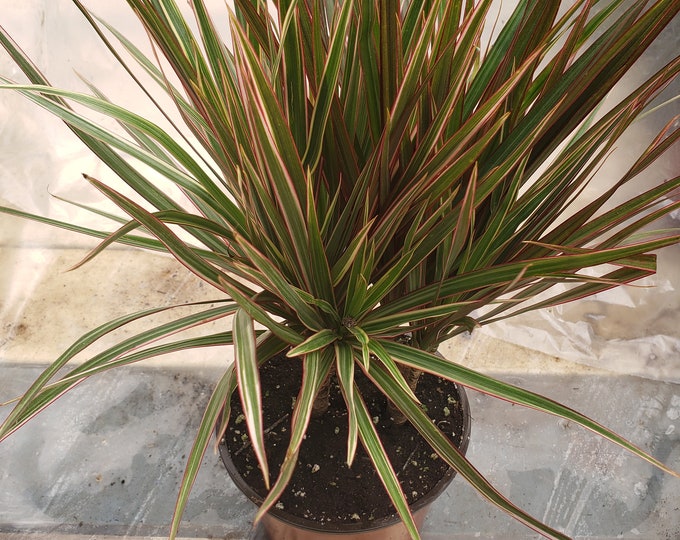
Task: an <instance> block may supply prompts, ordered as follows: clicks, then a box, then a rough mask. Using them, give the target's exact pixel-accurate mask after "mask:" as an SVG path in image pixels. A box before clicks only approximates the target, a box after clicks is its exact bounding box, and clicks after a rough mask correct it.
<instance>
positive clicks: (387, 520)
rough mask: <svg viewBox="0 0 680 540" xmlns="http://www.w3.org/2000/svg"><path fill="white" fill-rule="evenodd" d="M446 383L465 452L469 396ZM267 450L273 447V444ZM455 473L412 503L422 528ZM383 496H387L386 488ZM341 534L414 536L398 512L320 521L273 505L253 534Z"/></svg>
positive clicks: (307, 538)
mask: <svg viewBox="0 0 680 540" xmlns="http://www.w3.org/2000/svg"><path fill="white" fill-rule="evenodd" d="M287 362H291V360H290V359H288V360H287ZM446 384H447V385H449V394H448V395H449V396H453V397H452V399H453V400H454V401H455V402H456V403H457V405H456V406H457V407H458V410H459V412H460V413H462V433H460V434H459V437H460V438H459V440H457V441H456V442H457V445H458V447H459V449H460V451H461V452H462V453H465V452H466V450H467V446H468V443H469V439H470V409H469V403H468V399H467V396H466V394H465V390H464V389H463V387H461V386H458V385H453V383H448V382H447V383H446ZM454 394H455V395H454ZM237 401H238V397H237V396H236V395H235V396H234V400H233V401H232V407H235V406H238V403H237ZM232 414H233V411H232ZM232 418H233V416H232ZM409 428H410V426H409ZM411 429H412V428H411ZM219 449H220V455H221V457H222V460H223V462H224V464H225V466H226V468H227V472H228V473H229V475H230V477H231V478H232V480H233V481H234V483H235V484H236V486H237V487H238V488H239V489H240V490H241V491H242V492H243V493H244V494H245V495H246V496H247V497H248V498H249V499H250V500H251V501H252V502H254V503H255V504H257V505H259V504H261V503H262V501H263V495H262V489H261V488H260V489H259V491H260V493H258V492H257V491H256V490H255V489H254V488H253V487H252V486H251V485H250V483H249V482H248V481H246V480H245V479H244V478H243V475H242V474H241V472H240V471H239V470H238V468H237V466H236V465H235V464H234V461H233V460H232V455H231V453H230V451H229V448H228V446H227V444H225V443H224V441H223V442H222V444H220V445H219ZM267 450H268V451H269V448H268V449H267ZM268 455H269V454H268ZM270 467H271V464H270ZM277 472H278V471H277V470H272V473H273V474H274V475H275V474H276V473H277ZM454 476H455V471H454V470H453V469H450V468H448V469H445V470H444V472H443V473H442V475H441V477H440V478H439V480H438V481H437V482H436V483H435V484H434V486H433V487H431V489H430V490H429V492H427V493H425V494H423V495H422V496H420V497H419V498H418V499H417V500H416V501H415V502H413V503H412V504H411V512H412V514H413V517H414V520H415V522H416V526H417V527H418V529H420V527H421V526H422V523H423V521H424V520H425V516H426V515H427V512H428V510H429V507H430V505H431V504H432V502H433V501H434V500H435V499H436V498H437V497H438V496H439V495H440V494H441V493H442V492H443V491H444V489H446V487H447V486H448V485H449V483H450V482H451V481H452V480H453V477H454ZM274 477H275V476H274ZM351 489H356V488H351ZM341 491H342V490H341ZM344 492H345V493H346V492H348V490H347V489H345V490H344ZM350 492H351V491H350ZM379 497H382V498H384V497H387V495H386V494H385V493H384V490H383V492H382V493H381V494H380V495H379ZM339 537H341V538H343V540H344V539H347V540H410V535H409V534H408V532H407V530H406V528H405V527H404V525H403V523H402V522H401V519H400V518H399V516H398V515H397V514H391V515H387V516H385V517H378V518H376V519H372V520H370V521H361V522H360V523H351V522H343V523H333V522H331V523H320V522H318V521H313V520H309V519H306V518H304V517H301V516H298V515H294V514H292V513H290V512H288V511H286V510H283V509H280V508H276V507H273V508H271V509H270V510H269V512H268V513H267V514H266V515H265V516H264V517H263V518H262V520H261V522H260V525H259V527H258V528H257V529H256V530H255V531H254V533H253V536H252V537H251V538H252V539H253V540H338V539H339Z"/></svg>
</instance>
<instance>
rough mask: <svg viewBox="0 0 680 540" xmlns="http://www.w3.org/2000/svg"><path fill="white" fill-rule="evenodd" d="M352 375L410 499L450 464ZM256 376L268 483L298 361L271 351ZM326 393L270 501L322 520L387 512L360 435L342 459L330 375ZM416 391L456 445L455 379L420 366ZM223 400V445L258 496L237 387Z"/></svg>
mask: <svg viewBox="0 0 680 540" xmlns="http://www.w3.org/2000/svg"><path fill="white" fill-rule="evenodd" d="M355 376H356V380H357V384H358V385H359V387H360V389H361V393H362V396H363V397H364V400H365V402H366V405H367V406H368V408H369V410H370V411H371V415H372V417H373V420H374V424H375V426H376V429H377V431H378V433H379V435H380V437H381V440H382V442H383V445H384V446H385V448H386V451H387V453H388V455H389V458H390V461H391V463H392V467H393V468H394V470H395V472H396V474H397V476H398V478H399V481H400V483H401V487H402V490H403V491H404V494H405V495H406V497H407V500H408V502H409V504H410V505H413V503H415V502H416V501H418V500H419V499H420V498H421V497H422V495H423V494H426V493H428V492H429V491H431V490H432V488H433V487H434V486H435V485H436V484H437V483H438V482H439V481H440V480H441V479H442V478H443V477H444V476H445V475H446V474H448V473H449V472H450V471H449V467H448V465H447V464H446V463H445V462H444V461H443V460H442V459H441V458H439V457H438V456H437V455H436V454H435V452H434V450H432V448H431V447H430V446H429V445H428V444H427V442H426V441H425V440H424V439H423V438H422V437H421V436H420V435H419V434H418V432H417V431H416V430H415V428H414V427H413V426H411V425H410V424H409V423H408V422H407V423H406V424H403V425H401V426H397V425H395V424H394V423H393V422H392V421H391V419H390V415H389V412H388V409H387V399H386V398H385V396H384V395H383V394H382V393H380V392H379V391H378V390H377V389H376V388H375V387H374V386H373V385H372V384H371V382H370V381H369V380H368V379H367V378H366V377H365V376H364V375H363V374H361V373H359V371H358V370H357V372H356V375H355ZM260 378H261V384H262V388H263V389H264V392H263V393H264V395H263V397H262V399H263V414H264V426H265V444H266V451H267V461H268V464H269V468H270V472H271V481H272V483H273V482H274V480H275V479H276V477H277V476H278V472H279V469H280V467H281V464H282V462H283V459H284V456H285V453H286V449H287V448H288V442H289V440H290V421H291V417H292V413H293V406H294V403H295V399H296V397H297V393H298V391H299V388H300V381H301V378H302V366H301V362H300V361H299V360H297V359H289V358H286V357H285V356H281V357H277V358H274V359H273V360H271V361H269V362H267V363H266V364H265V365H264V366H263V367H262V368H261V370H260ZM330 393H331V396H330V408H329V410H328V411H327V412H326V413H324V414H323V415H322V416H320V417H318V418H312V420H311V422H310V424H309V427H308V430H307V433H306V438H305V440H304V441H303V443H302V446H301V448H300V454H299V459H298V464H297V467H296V469H295V472H294V474H293V477H292V479H291V481H290V483H289V485H288V487H287V489H286V491H285V492H284V494H283V495H282V496H281V498H280V499H279V501H278V503H277V504H276V508H278V509H281V510H283V511H285V512H287V513H289V514H293V515H295V516H298V517H302V518H305V519H312V520H314V521H316V522H319V523H323V524H325V525H329V524H331V523H337V524H341V523H355V524H358V523H367V522H371V521H373V520H377V519H381V518H384V517H388V516H391V515H394V514H395V509H394V507H393V505H392V503H391V501H390V498H389V496H388V495H387V493H386V491H385V488H384V486H383V485H382V483H381V481H380V478H379V477H378V475H377V473H376V472H375V470H374V468H373V465H372V463H371V460H370V459H369V457H368V456H367V454H366V452H365V451H364V449H363V448H362V447H361V443H359V447H358V449H357V454H356V457H355V459H354V463H353V464H352V467H351V468H348V467H347V465H346V457H347V431H348V426H347V409H346V407H345V403H344V401H343V398H342V395H341V393H340V389H339V387H338V384H337V382H336V381H335V380H332V381H331V392H330ZM416 395H417V396H418V398H419V399H420V400H421V403H422V404H423V405H424V406H425V407H426V411H427V413H428V415H429V416H430V418H432V419H433V420H434V422H435V423H436V424H437V425H438V426H439V427H440V429H441V430H442V431H443V432H444V433H445V434H446V435H447V436H449V437H450V439H451V440H452V441H453V442H454V444H456V445H457V446H460V443H461V440H462V436H463V425H464V416H463V408H462V405H461V400H460V395H459V393H458V389H457V387H456V385H454V384H453V383H451V382H449V381H446V380H444V379H440V378H438V377H434V376H432V375H429V374H423V375H422V376H421V377H420V381H419V382H418V387H417V389H416ZM231 407H232V412H231V421H230V424H229V429H228V431H227V433H226V436H225V444H226V447H227V449H228V452H229V454H230V456H231V459H232V462H233V463H234V466H235V467H236V468H237V470H238V471H239V472H240V474H241V476H242V477H243V479H244V480H245V481H246V482H247V483H248V484H249V485H250V486H251V487H252V489H253V490H254V491H255V492H257V493H258V494H259V495H260V496H261V497H262V498H263V499H264V497H265V496H266V493H267V490H266V489H265V487H264V482H263V479H262V474H261V472H260V469H259V465H258V463H257V459H256V457H255V455H254V453H253V451H252V447H251V445H250V440H249V437H248V434H247V427H246V423H245V420H244V416H243V411H242V408H241V403H240V400H239V397H238V393H237V392H235V393H234V395H233V397H232V400H231Z"/></svg>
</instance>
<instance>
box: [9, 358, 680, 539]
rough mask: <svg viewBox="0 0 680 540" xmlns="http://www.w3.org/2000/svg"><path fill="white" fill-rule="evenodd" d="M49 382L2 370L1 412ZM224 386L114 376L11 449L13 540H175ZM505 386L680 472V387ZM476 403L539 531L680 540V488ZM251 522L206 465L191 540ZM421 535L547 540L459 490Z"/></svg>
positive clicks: (561, 433)
mask: <svg viewBox="0 0 680 540" xmlns="http://www.w3.org/2000/svg"><path fill="white" fill-rule="evenodd" d="M37 372H38V367H37V366H31V365H27V364H14V365H1V366H0V380H2V381H3V384H2V387H1V388H0V402H2V401H3V400H5V399H8V398H10V397H11V396H14V395H16V393H17V392H19V391H21V390H22V389H23V388H25V386H26V385H27V384H28V383H29V382H30V381H31V380H32V379H33V378H34V377H35V376H36V374H37ZM216 376H217V370H216V369H213V368H205V369H201V370H191V371H189V370H186V369H182V368H181V367H166V368H164V369H142V368H129V369H123V370H119V371H112V372H109V373H107V374H104V375H102V376H101V377H98V378H96V379H93V380H91V381H88V382H85V383H83V384H82V385H81V386H80V387H78V388H76V389H75V390H74V391H73V392H72V393H70V394H68V395H66V396H64V397H62V398H61V399H60V400H59V401H58V402H57V403H56V404H55V405H54V406H52V407H51V408H49V409H47V410H46V411H44V412H43V413H41V414H40V415H39V416H38V417H37V418H35V419H34V421H33V422H31V423H29V424H27V425H26V426H24V427H23V428H22V429H21V430H20V431H18V432H17V433H15V434H14V435H12V436H11V437H10V438H9V439H7V440H6V441H5V442H4V443H2V444H0V540H23V539H24V538H26V539H28V538H31V539H33V540H36V539H39V538H59V539H61V540H66V539H68V540H71V539H72V538H77V539H79V540H80V539H86V538H97V539H104V538H110V537H113V538H152V537H163V535H165V534H167V531H168V523H169V521H170V519H171V516H172V509H173V505H174V502H175V498H176V492H177V488H178V485H179V482H180V480H181V475H182V472H183V467H184V461H185V456H186V454H187V452H188V450H189V448H190V445H191V442H192V439H193V433H194V431H195V429H196V426H197V425H198V422H199V421H200V417H201V412H202V406H203V405H205V403H206V401H207V399H208V396H209V393H210V390H211V387H212V384H213V382H214V380H215V378H216ZM505 378H507V379H508V380H510V381H511V382H513V383H516V384H520V385H522V386H524V387H527V388H530V389H532V390H535V391H538V392H541V393H545V394H547V395H550V396H551V397H554V398H557V399H559V400H562V401H564V402H565V403H566V404H567V405H570V406H573V407H576V408H579V409H580V410H582V411H583V412H585V413H587V414H590V415H591V416H593V417H594V418H595V419H596V420H599V421H601V422H603V423H606V424H607V425H608V426H610V427H612V428H614V429H616V430H619V431H620V432H621V433H622V434H624V435H625V436H627V437H629V438H630V439H632V440H633V441H634V442H636V443H637V444H639V445H640V446H641V447H642V448H644V449H646V450H648V451H650V452H651V453H652V454H653V455H655V456H656V457H658V458H660V459H661V460H662V461H664V462H665V463H667V464H668V465H669V466H671V467H674V468H675V469H676V470H678V469H680V425H679V424H680V385H677V384H672V383H663V382H656V381H649V380H645V379H641V378H636V377H626V376H618V375H617V376H606V375H593V374H583V373H571V374H569V373H563V374H550V375H538V374H525V375H517V374H511V375H507V376H505ZM470 401H471V408H472V414H473V417H474V419H473V422H474V423H473V432H472V440H471V444H470V448H469V451H468V457H469V458H470V459H471V461H472V463H473V464H474V465H475V466H476V467H477V468H478V469H479V470H480V471H481V472H483V473H484V474H486V475H487V476H488V477H489V479H490V480H492V481H493V482H494V483H495V484H496V485H497V486H498V487H499V488H500V489H501V491H502V492H503V493H504V494H506V495H507V496H509V497H510V498H511V499H512V500H513V501H515V502H516V503H518V504H520V505H521V506H523V507H524V508H525V509H527V510H529V511H530V512H532V513H533V514H534V515H536V516H537V517H539V518H543V519H545V520H547V521H548V522H549V523H550V524H551V525H554V526H556V527H558V528H561V529H563V530H565V531H566V532H567V533H568V534H570V535H573V536H575V537H582V538H599V539H607V538H631V539H632V538H638V539H675V538H680V511H679V507H680V480H678V479H675V478H672V477H670V476H668V475H664V474H662V473H660V472H658V471H656V470H655V469H654V468H653V467H651V466H650V465H648V464H647V463H646V462H644V461H641V460H639V459H637V458H634V457H632V456H629V455H628V454H627V453H626V452H624V451H623V450H620V449H618V447H615V446H614V445H612V444H610V443H607V442H605V441H602V440H600V439H599V438H597V437H595V436H594V435H592V434H590V433H588V432H586V431H585V430H583V429H581V428H579V427H577V426H573V425H571V424H569V423H566V422H564V421H561V420H558V419H556V418H553V417H550V416H546V415H543V414H540V413H538V412H536V411H532V410H528V409H525V408H522V407H518V406H511V405H510V404H508V403H504V402H499V401H498V400H495V399H492V398H490V397H488V396H484V395H481V394H477V393H474V392H471V393H470ZM0 411H2V412H1V413H0V414H7V412H8V411H7V410H6V409H0ZM253 515H254V508H253V507H252V505H251V504H250V503H249V502H247V501H246V500H245V499H244V498H243V497H242V495H241V494H240V493H239V492H238V490H237V489H236V488H235V487H234V485H233V484H232V482H231V481H230V480H229V478H228V476H227V474H226V472H225V471H224V469H223V467H222V465H221V463H220V461H219V458H218V456H217V455H215V454H213V453H211V452H209V453H208V454H207V455H206V456H205V458H204V463H203V467H202V469H201V472H200V474H199V478H198V480H197V483H196V486H195V488H194V491H193V494H192V498H191V500H190V502H189V505H188V507H187V510H186V513H185V516H184V522H183V526H182V529H181V534H182V536H184V537H187V538H226V539H245V538H248V537H249V536H250V535H251V534H252V528H251V521H252V518H253ZM423 533H424V538H425V539H429V540H439V539H444V538H504V539H528V538H536V537H537V535H536V534H535V533H533V532H532V531H529V530H527V529H526V528H525V527H523V526H522V525H520V524H519V523H516V522H514V521H513V520H512V519H510V518H508V517H507V516H506V515H504V514H503V513H502V512H500V511H498V510H496V509H495V508H493V507H491V506H490V505H489V504H488V503H486V502H485V501H483V500H481V498H480V497H479V496H478V495H477V494H476V493H475V492H474V491H473V489H472V488H470V487H469V486H467V485H466V483H465V482H464V481H463V480H462V479H460V478H456V479H455V480H454V482H453V483H452V485H451V486H450V487H449V489H447V491H446V492H445V493H444V495H443V496H442V497H441V498H440V499H439V500H437V501H436V502H435V503H434V505H433V507H432V510H431V512H430V514H429V515H428V518H427V520H426V523H425V529H424V531H423ZM36 535H37V536H36Z"/></svg>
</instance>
